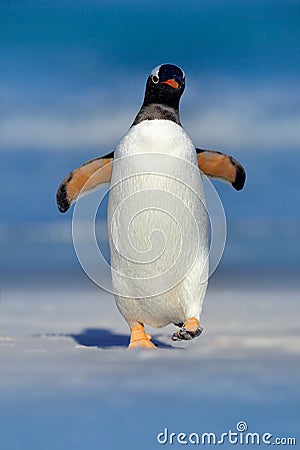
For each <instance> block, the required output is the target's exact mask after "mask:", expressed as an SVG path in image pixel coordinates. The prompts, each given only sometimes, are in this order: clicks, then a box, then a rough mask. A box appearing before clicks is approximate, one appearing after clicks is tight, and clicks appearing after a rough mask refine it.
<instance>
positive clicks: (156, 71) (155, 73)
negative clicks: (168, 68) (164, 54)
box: [150, 64, 162, 78]
mask: <svg viewBox="0 0 300 450" xmlns="http://www.w3.org/2000/svg"><path fill="white" fill-rule="evenodd" d="M161 66H162V64H160V65H159V66H156V67H154V69H153V70H152V72H151V73H150V75H151V76H152V77H153V76H154V77H157V78H159V76H158V73H159V69H160V68H161Z"/></svg>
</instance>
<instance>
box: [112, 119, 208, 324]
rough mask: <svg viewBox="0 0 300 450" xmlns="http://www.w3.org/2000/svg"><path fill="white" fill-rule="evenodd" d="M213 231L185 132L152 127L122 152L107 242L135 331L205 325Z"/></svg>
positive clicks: (119, 297)
mask: <svg viewBox="0 0 300 450" xmlns="http://www.w3.org/2000/svg"><path fill="white" fill-rule="evenodd" d="M207 228H208V225H207V213H206V207H205V199H204V191H203V183H202V177H201V173H200V171H199V169H198V165H197V159H196V151H195V147H194V145H193V143H192V141H191V140H190V138H189V137H188V135H187V134H186V133H185V131H184V130H183V128H182V127H181V126H180V125H177V124H176V123H174V122H172V121H168V120H146V121H143V122H141V123H139V124H138V125H135V126H133V127H132V128H131V129H130V130H129V132H128V134H127V135H126V136H125V137H124V138H123V139H122V140H121V142H120V143H119V145H118V146H117V148H116V150H115V160H114V163H113V171H112V179H111V188H110V193H109V203H108V235H109V244H110V252H111V271H112V282H113V288H114V294H115V300H116V304H117V307H118V309H119V310H120V312H121V314H122V315H123V317H124V318H125V320H126V321H127V322H128V324H129V325H130V326H131V327H132V326H135V325H136V324H138V323H145V324H148V325H150V326H152V327H155V328H158V327H164V326H166V325H168V324H170V323H175V324H176V323H184V322H185V321H186V320H187V319H188V318H190V317H196V318H197V319H198V320H199V317H200V313H201V309H202V304H203V300H204V295H205V292H206V287H207V274H208V230H207Z"/></svg>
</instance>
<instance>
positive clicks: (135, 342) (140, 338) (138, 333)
mask: <svg viewBox="0 0 300 450" xmlns="http://www.w3.org/2000/svg"><path fill="white" fill-rule="evenodd" d="M150 339H151V336H150V334H146V333H145V328H144V325H143V324H142V323H139V324H138V325H136V326H135V327H132V328H130V343H129V348H137V347H140V348H156V347H155V345H154V344H153V343H152V342H151V340H150Z"/></svg>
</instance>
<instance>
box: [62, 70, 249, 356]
mask: <svg viewBox="0 0 300 450" xmlns="http://www.w3.org/2000/svg"><path fill="white" fill-rule="evenodd" d="M184 89H185V73H184V71H183V70H182V69H181V68H179V67H178V66H176V65H173V64H161V65H159V66H157V67H155V68H154V69H153V70H152V71H151V73H150V75H149V76H148V78H147V81H146V89H145V95H144V101H143V103H142V106H141V108H140V110H139V112H138V114H137V115H136V117H135V119H134V121H133V123H132V125H131V126H130V128H129V131H128V132H127V134H126V135H125V136H124V137H123V138H122V139H121V140H120V142H119V143H118V144H117V146H116V147H115V149H114V150H113V151H112V152H110V153H108V154H107V155H104V156H101V157H98V158H95V159H93V160H90V161H88V162H86V163H85V164H83V165H82V166H80V167H78V168H77V169H75V170H73V171H72V172H71V173H70V174H69V175H68V176H67V177H66V178H65V179H64V180H63V181H62V183H61V185H60V186H59V188H58V190H57V195H56V202H57V206H58V209H59V211H60V212H62V213H64V212H66V211H68V209H69V208H70V206H71V205H72V204H73V203H74V202H75V201H77V200H78V199H79V197H81V196H82V195H84V194H87V193H89V192H91V191H93V190H94V189H96V188H98V187H99V186H101V185H102V184H103V183H110V186H111V188H110V192H109V201H108V214H107V218H108V220H107V222H108V237H109V245H110V253H111V271H112V282H113V287H114V295H115V301H116V305H117V308H118V309H119V311H120V313H121V314H122V316H123V317H124V318H125V320H126V321H127V323H128V325H129V327H130V342H129V348H136V347H142V348H155V345H154V344H153V342H152V341H151V336H150V335H149V334H147V333H146V331H145V325H149V326H151V327H153V328H160V327H165V326H167V325H169V324H174V325H176V326H177V327H178V328H179V329H178V331H177V332H175V333H174V334H173V335H172V340H174V341H182V340H191V339H194V338H195V337H197V336H199V335H200V334H201V333H202V330H203V328H202V327H201V326H200V316H201V312H202V307H203V302H204V297H205V293H206V289H207V284H208V281H207V280H208V253H209V250H208V219H207V212H206V205H205V195H204V189H203V180H202V176H203V174H205V175H206V176H208V177H210V178H215V179H220V180H222V181H225V182H228V183H230V184H231V185H232V186H233V188H234V189H236V190H238V191H239V190H241V189H243V187H244V184H245V180H246V173H245V170H244V168H243V167H242V165H241V164H240V163H239V162H238V161H237V160H235V159H234V158H233V157H232V156H228V155H225V154H223V153H221V152H219V151H214V150H208V149H200V148H197V147H195V146H194V144H193V142H192V140H191V139H190V137H189V136H188V134H187V133H186V132H185V130H184V129H183V126H182V124H181V121H180V115H179V103H180V98H181V96H182V94H183V92H184ZM156 163H157V167H158V169H157V173H156V172H155V171H153V170H147V167H148V165H149V166H153V165H155V164H156ZM199 169H200V170H199ZM168 209H170V211H167V210H168ZM166 212H167V213H166ZM169 212H170V213H169ZM178 224H180V226H179V227H178ZM159 231H162V233H163V237H164V239H165V247H164V245H162V247H163V249H164V251H162V252H160V253H159V252H158V254H156V255H155V257H153V254H152V253H153V249H154V250H155V249H156V250H157V248H156V247H157V245H158V243H159V244H162V240H161V237H162V236H158V235H157V234H155V233H154V234H153V232H159ZM126 234H127V235H126ZM154 235H155V236H156V239H155V236H154ZM126 252H127V253H128V254H127V253H126ZM131 252H133V253H131ZM131 254H134V256H133V257H129V256H130V255H131ZM179 254H180V255H185V257H184V258H183V259H180V258H179V257H178V255H179ZM128 255H129V256H128ZM191 259H192V261H191ZM171 269H172V270H171Z"/></svg>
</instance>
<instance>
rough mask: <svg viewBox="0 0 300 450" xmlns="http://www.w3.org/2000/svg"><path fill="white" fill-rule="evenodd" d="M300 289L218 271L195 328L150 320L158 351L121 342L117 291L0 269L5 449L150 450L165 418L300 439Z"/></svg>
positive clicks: (179, 427)
mask: <svg viewBox="0 0 300 450" xmlns="http://www.w3.org/2000/svg"><path fill="white" fill-rule="evenodd" d="M299 294H300V281H299V280H297V278H296V277H275V276H270V275H269V276H266V277H264V276H261V275H260V276H249V277H247V276H243V277H239V278H238V282H236V279H235V276H234V275H233V274H229V275H228V276H227V277H225V275H220V276H218V274H216V275H215V277H214V278H213V279H212V280H211V283H210V288H209V290H208V294H207V297H206V303H205V309H204V313H203V316H202V325H203V326H204V333H203V334H202V336H201V337H199V338H198V339H196V340H195V341H193V342H190V343H184V344H182V343H173V342H172V341H171V340H170V336H171V334H172V332H173V331H174V327H172V326H170V327H167V328H165V329H162V330H153V329H151V330H150V329H149V331H150V332H151V333H152V336H153V338H154V341H156V343H157V344H158V346H159V349H158V350H154V351H145V350H139V351H128V350H127V349H126V346H127V344H128V332H129V330H128V328H127V325H126V323H125V321H124V320H123V318H122V317H121V316H120V314H119V313H118V311H117V309H116V307H115V304H114V301H113V298H112V297H111V296H110V295H108V294H106V293H105V292H103V291H101V290H99V288H97V287H96V286H95V285H93V284H92V283H91V282H90V281H89V280H88V279H86V278H85V277H84V276H83V275H82V276H81V274H80V273H79V275H77V281H75V278H74V277H73V278H72V277H66V278H63V277H52V276H51V277H50V276H49V277H38V279H37V280H33V279H32V278H28V279H26V278H23V279H13V278H9V277H6V278H5V279H4V281H3V283H2V292H1V305H0V357H1V370H0V379H1V384H0V399H1V400H0V402H1V403H0V449H1V450H27V449H28V450H29V449H30V450H44V449H45V450H48V449H49V450H50V449H51V450H54V449H55V450H69V449H72V450H76V449H78V450H79V449H99V450H100V449H102V448H106V449H127V448H131V449H132V450H135V449H142V448H145V449H152V448H159V447H160V446H159V444H158V443H157V441H156V435H157V433H159V432H161V431H163V429H164V428H165V427H167V428H168V430H169V431H170V432H172V431H173V432H176V433H179V432H186V433H191V432H197V433H200V432H210V431H211V432H216V433H217V432H218V433H221V432H226V431H227V430H228V429H230V428H231V429H235V425H236V423H237V422H238V421H239V420H244V421H246V422H247V423H248V427H249V431H253V432H261V433H264V432H270V433H272V434H273V435H274V436H279V437H286V436H294V437H298V443H299V442H300V435H299V412H298V411H299V399H300V393H299V375H300V325H299V316H300V302H299V298H300V295H299ZM297 434H298V436H297ZM166 446H167V447H168V445H166ZM170 446H171V448H181V447H182V445H179V444H176V445H175V444H174V445H170ZM190 446H192V445H190ZM192 447H195V445H193V446H192ZM237 447H239V446H236V445H235V448H237ZM222 448H231V446H229V444H227V445H226V444H225V445H222ZM241 448H242V447H241Z"/></svg>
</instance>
